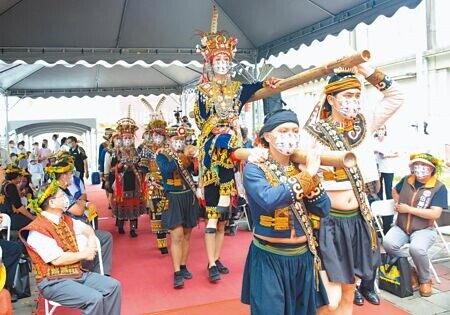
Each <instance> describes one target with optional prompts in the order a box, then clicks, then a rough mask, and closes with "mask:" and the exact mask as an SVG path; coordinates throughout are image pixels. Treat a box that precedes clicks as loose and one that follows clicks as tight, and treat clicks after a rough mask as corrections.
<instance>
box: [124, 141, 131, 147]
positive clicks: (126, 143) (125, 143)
mask: <svg viewBox="0 0 450 315" xmlns="http://www.w3.org/2000/svg"><path fill="white" fill-rule="evenodd" d="M132 144H133V140H131V139H124V140H123V145H124V146H126V147H129V146H131V145H132Z"/></svg>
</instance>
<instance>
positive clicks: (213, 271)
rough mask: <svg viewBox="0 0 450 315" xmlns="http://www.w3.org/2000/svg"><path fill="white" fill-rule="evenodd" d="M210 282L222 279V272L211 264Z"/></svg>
mask: <svg viewBox="0 0 450 315" xmlns="http://www.w3.org/2000/svg"><path fill="white" fill-rule="evenodd" d="M208 270H209V276H208V277H209V282H216V281H218V280H220V273H219V270H218V269H217V266H211V267H209V269H208Z"/></svg>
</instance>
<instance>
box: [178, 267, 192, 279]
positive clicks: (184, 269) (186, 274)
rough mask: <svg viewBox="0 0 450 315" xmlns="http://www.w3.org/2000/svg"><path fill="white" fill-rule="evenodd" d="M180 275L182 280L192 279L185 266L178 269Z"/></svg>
mask: <svg viewBox="0 0 450 315" xmlns="http://www.w3.org/2000/svg"><path fill="white" fill-rule="evenodd" d="M180 272H181V274H182V275H183V278H184V279H188V280H189V279H192V273H190V272H189V270H187V268H186V266H184V267H181V269H180Z"/></svg>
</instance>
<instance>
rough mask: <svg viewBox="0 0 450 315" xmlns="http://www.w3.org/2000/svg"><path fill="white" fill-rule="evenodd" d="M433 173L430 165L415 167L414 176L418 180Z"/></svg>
mask: <svg viewBox="0 0 450 315" xmlns="http://www.w3.org/2000/svg"><path fill="white" fill-rule="evenodd" d="M432 172H433V168H432V167H431V166H428V165H414V175H416V177H417V178H418V179H422V178H425V177H428V176H430V175H431V173H432Z"/></svg>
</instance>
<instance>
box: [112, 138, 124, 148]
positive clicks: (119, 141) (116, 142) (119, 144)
mask: <svg viewBox="0 0 450 315" xmlns="http://www.w3.org/2000/svg"><path fill="white" fill-rule="evenodd" d="M114 145H115V146H116V147H120V146H121V145H122V139H116V140H114Z"/></svg>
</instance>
